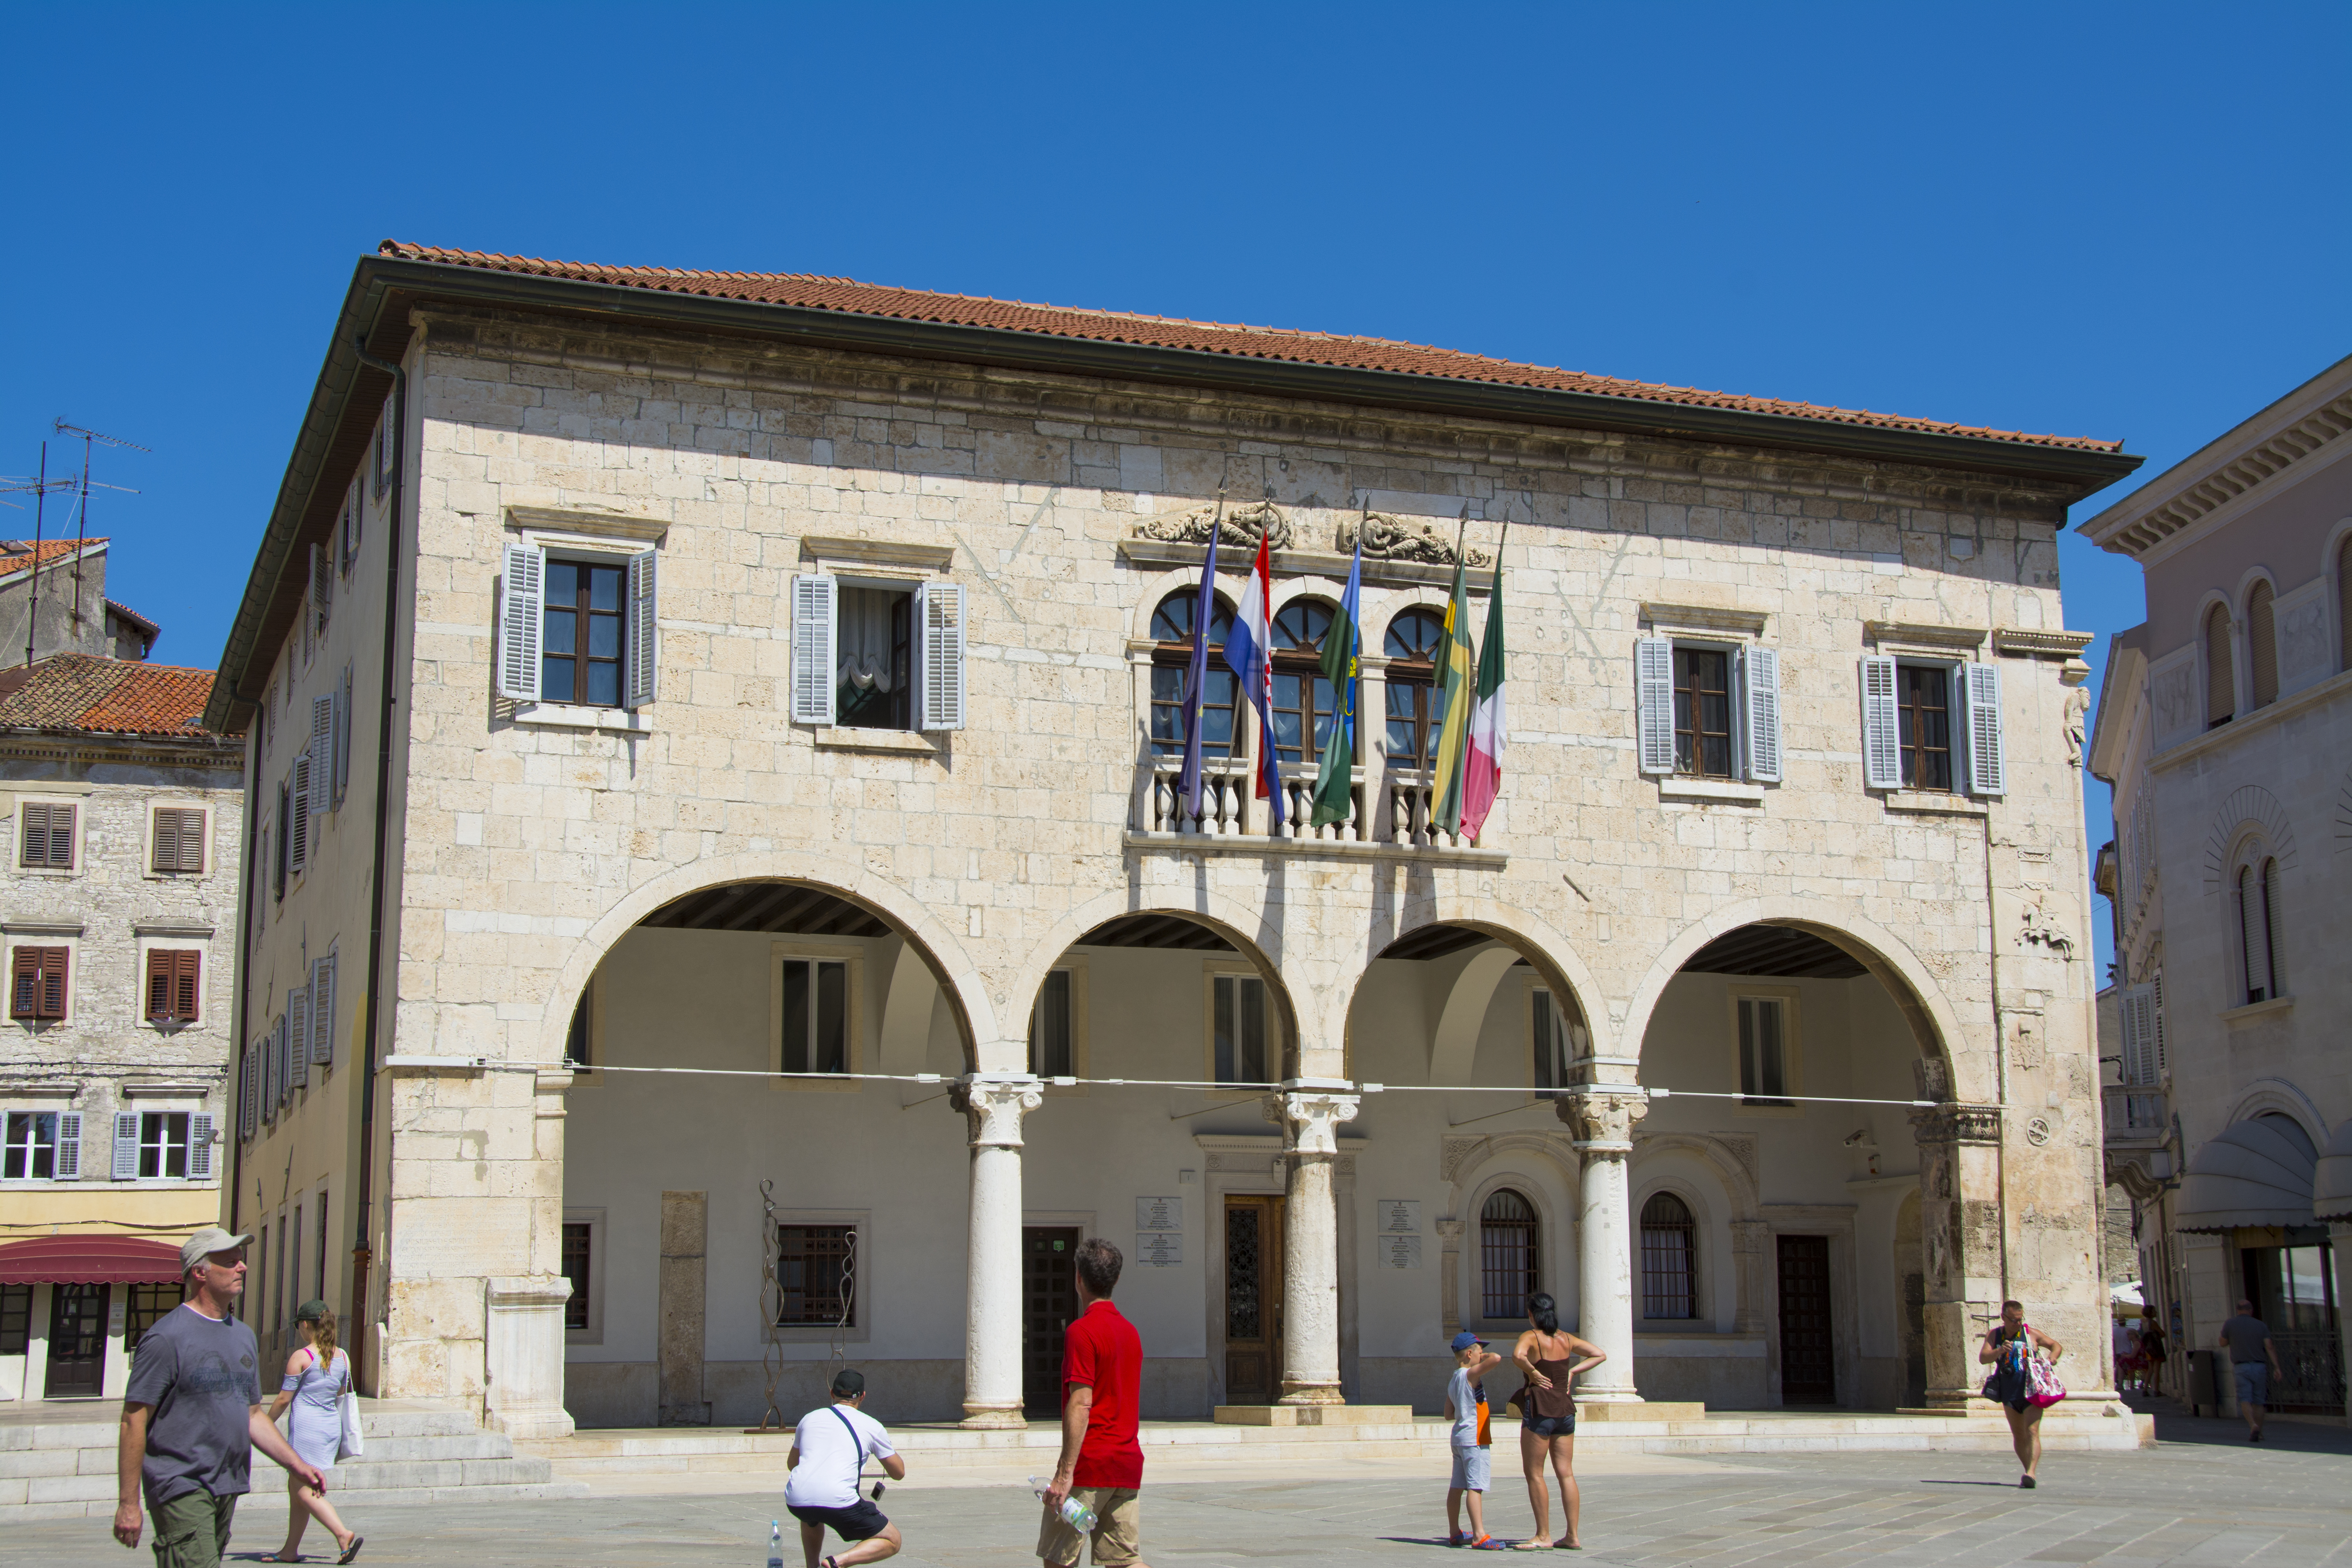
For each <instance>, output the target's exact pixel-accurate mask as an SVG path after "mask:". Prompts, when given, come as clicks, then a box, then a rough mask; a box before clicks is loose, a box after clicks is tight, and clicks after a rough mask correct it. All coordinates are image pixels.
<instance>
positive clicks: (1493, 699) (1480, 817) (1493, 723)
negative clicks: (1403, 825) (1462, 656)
mask: <svg viewBox="0 0 2352 1568" xmlns="http://www.w3.org/2000/svg"><path fill="white" fill-rule="evenodd" d="M1473 703H1474V706H1473V707H1472V708H1471V710H1470V755H1469V756H1468V757H1467V758H1466V759H1465V761H1464V763H1463V779H1462V831H1463V832H1465V833H1466V834H1468V835H1469V836H1470V837H1471V839H1472V840H1473V841H1474V842H1475V840H1476V839H1477V837H1478V830H1479V829H1480V828H1482V827H1484V826H1486V814H1487V813H1488V812H1489V811H1491V810H1493V809H1494V806H1495V796H1496V794H1497V793H1498V792H1499V791H1500V790H1501V789H1502V787H1503V746H1504V743H1505V742H1507V741H1508V740H1509V739H1510V729H1509V726H1508V725H1507V724H1506V723H1505V722H1504V720H1503V552H1501V551H1500V550H1496V552H1495V586H1494V588H1493V589H1492V590H1491V591H1490V592H1489V593H1488V594H1487V595H1486V637H1485V639H1484V640H1483V641H1482V642H1481V643H1480V644H1479V647H1478V687H1477V694H1476V696H1475V698H1474V699H1473Z"/></svg>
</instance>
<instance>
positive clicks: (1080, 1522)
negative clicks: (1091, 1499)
mask: <svg viewBox="0 0 2352 1568" xmlns="http://www.w3.org/2000/svg"><path fill="white" fill-rule="evenodd" d="M1029 1489H1030V1490H1031V1491H1033V1492H1034V1493H1035V1494H1036V1495H1037V1500H1038V1501H1039V1502H1043V1501H1045V1482H1044V1481H1042V1480H1039V1479H1037V1478H1036V1477H1035V1476H1031V1477H1030V1478H1029ZM1062 1522H1063V1523H1064V1524H1066V1525H1068V1526H1069V1527H1070V1528H1071V1529H1072V1530H1075V1531H1077V1532H1078V1533H1079V1534H1080V1535H1092V1534H1093V1533H1094V1532H1095V1510H1092V1509H1090V1508H1088V1507H1087V1505H1086V1504H1084V1503H1082V1502H1080V1501H1079V1500H1077V1499H1076V1498H1074V1497H1066V1498H1064V1499H1063V1500H1062Z"/></svg>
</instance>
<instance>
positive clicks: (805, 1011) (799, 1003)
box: [783, 958, 849, 1073]
mask: <svg viewBox="0 0 2352 1568" xmlns="http://www.w3.org/2000/svg"><path fill="white" fill-rule="evenodd" d="M783 962H784V1068H783V1070H784V1071H786V1072H814V1073H846V1072H847V1071H848V1070H849V965H848V964H847V963H834V962H828V961H826V960H823V959H814V958H788V959H785V960H784V961H783Z"/></svg>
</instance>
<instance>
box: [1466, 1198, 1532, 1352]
mask: <svg viewBox="0 0 2352 1568" xmlns="http://www.w3.org/2000/svg"><path fill="white" fill-rule="evenodd" d="M1529 1185H1531V1184H1528V1183H1525V1182H1523V1181H1522V1180H1521V1178H1519V1177H1517V1176H1516V1175H1506V1176H1504V1177H1502V1178H1500V1179H1498V1180H1497V1181H1496V1182H1495V1183H1494V1184H1492V1185H1490V1186H1488V1187H1487V1188H1486V1190H1485V1191H1484V1192H1482V1193H1480V1194H1478V1207H1477V1211H1476V1216H1477V1217H1476V1224H1477V1237H1476V1242H1477V1245H1476V1247H1474V1248H1473V1249H1472V1251H1471V1255H1470V1256H1471V1258H1472V1260H1473V1261H1472V1265H1471V1266H1472V1268H1474V1269H1475V1271H1476V1272H1475V1277H1474V1278H1475V1287H1476V1289H1477V1292H1478V1318H1479V1321H1481V1322H1485V1323H1511V1322H1525V1321H1527V1315H1528V1310H1527V1298H1528V1297H1529V1296H1532V1295H1534V1294H1535V1293H1537V1292H1538V1291H1540V1290H1542V1289H1543V1288H1544V1264H1545V1261H1546V1257H1545V1254H1546V1250H1547V1249H1546V1248H1545V1246H1544V1210H1543V1205H1541V1204H1539V1203H1538V1202H1537V1201H1536V1198H1535V1195H1534V1194H1532V1193H1530V1192H1529V1191H1528V1186H1529ZM1505 1194H1509V1195H1510V1196H1512V1197H1514V1198H1517V1200H1518V1201H1519V1202H1520V1203H1522V1204H1524V1205H1527V1210H1528V1219H1527V1220H1526V1221H1524V1222H1522V1221H1519V1220H1516V1219H1506V1220H1501V1221H1496V1220H1493V1219H1490V1218H1488V1216H1487V1214H1486V1210H1487V1209H1488V1208H1489V1207H1490V1206H1491V1205H1493V1204H1494V1202H1495V1200H1496V1199H1497V1198H1499V1197H1502V1196H1503V1195H1505ZM1523 1223H1524V1225H1525V1226H1526V1227H1527V1236H1528V1258H1527V1267H1526V1270H1525V1279H1526V1282H1527V1289H1525V1290H1523V1291H1521V1292H1520V1293H1519V1305H1518V1307H1517V1310H1513V1311H1507V1312H1495V1311H1491V1310H1489V1309H1490V1308H1491V1307H1492V1306H1493V1305H1494V1298H1492V1297H1491V1296H1490V1295H1489V1293H1488V1290H1487V1278H1488V1274H1489V1272H1490V1270H1489V1269H1488V1268H1487V1262H1486V1250H1487V1241H1486V1233H1487V1229H1488V1227H1489V1226H1496V1225H1501V1226H1509V1227H1512V1228H1514V1229H1516V1228H1517V1227H1518V1226H1520V1225H1521V1224H1523Z"/></svg>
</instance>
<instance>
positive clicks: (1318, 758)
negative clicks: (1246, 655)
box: [1266, 594, 1362, 769]
mask: <svg viewBox="0 0 2352 1568" xmlns="http://www.w3.org/2000/svg"><path fill="white" fill-rule="evenodd" d="M1317 610H1319V611H1321V612H1322V613H1323V616H1324V625H1323V637H1324V640H1325V641H1328V640H1329V638H1330V636H1331V628H1332V627H1333V626H1337V625H1339V605H1336V604H1333V603H1331V602H1330V601H1328V600H1327V599H1324V598H1322V597H1321V596H1320V595H1314V594H1294V595H1291V596H1290V597H1289V598H1288V599H1286V600H1285V601H1284V603H1283V605H1282V606H1281V607H1280V608H1279V609H1276V611H1275V612H1274V613H1273V615H1272V616H1271V617H1269V619H1268V621H1267V635H1268V636H1270V637H1272V638H1273V639H1274V647H1273V649H1272V650H1271V652H1270V653H1269V655H1268V662H1269V663H1270V664H1271V666H1272V667H1273V685H1272V686H1271V688H1270V689H1269V690H1268V692H1267V701H1268V704H1269V706H1268V708H1267V718H1266V724H1267V728H1268V730H1269V731H1270V732H1271V731H1274V727H1275V724H1276V720H1277V719H1279V718H1280V717H1281V716H1282V715H1285V714H1287V715H1289V716H1290V717H1292V718H1294V719H1297V721H1299V725H1300V730H1299V744H1298V756H1297V759H1295V760H1294V759H1290V758H1286V757H1285V756H1283V755H1282V750H1283V748H1282V743H1281V740H1280V737H1279V735H1278V733H1277V734H1276V736H1275V740H1274V748H1275V762H1276V765H1277V766H1279V767H1286V768H1301V769H1319V768H1320V767H1321V766H1322V763H1323V749H1322V746H1321V745H1320V744H1318V742H1317V741H1316V739H1315V736H1316V733H1317V729H1316V726H1317V723H1318V721H1321V723H1322V725H1323V732H1324V735H1325V739H1326V740H1327V741H1328V738H1329V735H1330V732H1331V731H1334V730H1336V729H1337V728H1338V722H1337V719H1338V713H1339V693H1338V692H1337V691H1336V690H1334V691H1332V692H1330V693H1329V696H1330V699H1331V702H1330V706H1329V707H1328V708H1325V707H1319V706H1318V700H1319V697H1318V689H1320V688H1322V687H1323V685H1324V680H1323V644H1322V643H1321V642H1318V643H1317V644H1316V645H1315V646H1314V647H1307V646H1305V645H1304V644H1289V645H1286V644H1285V643H1284V641H1283V635H1284V634H1283V632H1282V629H1281V626H1282V620H1283V617H1284V616H1288V615H1290V614H1291V613H1292V612H1293V611H1297V612H1300V613H1301V618H1302V621H1303V619H1304V617H1305V616H1306V614H1307V613H1310V612H1313V611H1317ZM1284 679H1294V680H1297V681H1300V682H1302V683H1303V684H1302V685H1301V686H1300V688H1299V691H1300V692H1301V694H1302V700H1300V701H1297V702H1292V703H1290V704H1288V705H1285V704H1284V702H1283V701H1282V699H1281V691H1282V682H1283V681H1284ZM1357 728H1358V729H1359V730H1360V729H1361V728H1362V726H1361V725H1358V726H1357ZM1354 765H1356V759H1355V758H1352V757H1351V758H1349V766H1350V767H1353V766H1354Z"/></svg>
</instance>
